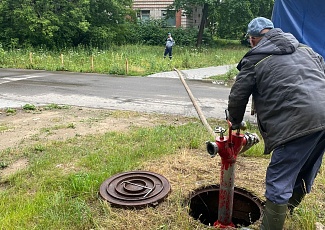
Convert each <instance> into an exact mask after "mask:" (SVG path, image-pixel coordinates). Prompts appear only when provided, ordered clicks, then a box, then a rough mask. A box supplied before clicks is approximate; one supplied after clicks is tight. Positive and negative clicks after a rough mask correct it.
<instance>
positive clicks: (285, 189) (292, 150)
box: [265, 131, 325, 204]
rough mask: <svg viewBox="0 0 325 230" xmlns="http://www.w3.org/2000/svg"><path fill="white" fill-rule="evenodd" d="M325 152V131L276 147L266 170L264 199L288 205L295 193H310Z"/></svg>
mask: <svg viewBox="0 0 325 230" xmlns="http://www.w3.org/2000/svg"><path fill="white" fill-rule="evenodd" d="M324 151H325V131H319V132H316V133H312V134H309V135H306V136H303V137H300V138H297V139H295V140H293V141H290V142H287V143H285V144H283V145H281V146H279V147H277V148H276V149H275V150H274V151H273V153H272V158H271V162H270V164H269V166H268V168H267V171H266V192H265V197H266V198H267V199H268V200H270V201H271V202H273V203H276V204H286V203H288V200H289V199H290V197H291V195H292V193H293V192H298V193H300V194H302V193H309V192H310V190H311V187H312V185H313V183H314V180H315V178H316V176H317V173H318V171H319V168H320V166H321V164H322V158H323V155H324Z"/></svg>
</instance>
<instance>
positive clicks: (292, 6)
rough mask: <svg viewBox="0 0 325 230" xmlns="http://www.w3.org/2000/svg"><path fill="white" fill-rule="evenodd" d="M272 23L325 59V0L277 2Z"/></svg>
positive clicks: (282, 0)
mask: <svg viewBox="0 0 325 230" xmlns="http://www.w3.org/2000/svg"><path fill="white" fill-rule="evenodd" d="M272 21H273V23H274V26H275V27H278V28H281V29H282V30H283V31H284V32H289V33H292V34H293V35H294V36H295V37H296V38H297V39H298V41H299V42H301V43H304V44H306V45H308V46H310V47H311V48H313V49H314V50H315V51H316V52H317V53H319V54H321V55H322V56H323V57H324V58H325V1H324V0H308V1H307V0H275V2H274V8H273V14H272Z"/></svg>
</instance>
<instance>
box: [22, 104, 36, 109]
mask: <svg viewBox="0 0 325 230" xmlns="http://www.w3.org/2000/svg"><path fill="white" fill-rule="evenodd" d="M23 110H36V106H35V105H32V104H25V105H24V106H23Z"/></svg>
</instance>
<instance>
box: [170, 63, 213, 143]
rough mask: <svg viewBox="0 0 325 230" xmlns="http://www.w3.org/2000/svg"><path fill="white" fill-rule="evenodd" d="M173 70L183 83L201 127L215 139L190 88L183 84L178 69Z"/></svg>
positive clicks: (182, 78)
mask: <svg viewBox="0 0 325 230" xmlns="http://www.w3.org/2000/svg"><path fill="white" fill-rule="evenodd" d="M174 70H175V71H176V72H177V74H178V76H179V78H180V79H181V81H182V83H183V85H184V87H185V89H186V91H187V93H188V95H189V97H190V99H191V101H192V103H193V105H194V107H195V110H196V112H197V114H198V115H199V117H200V120H201V122H202V123H203V125H204V126H205V127H206V128H207V130H208V131H209V133H210V134H211V135H212V136H213V137H215V132H214V131H213V130H212V128H211V126H210V125H209V123H208V122H207V120H206V118H205V116H204V114H203V112H202V110H201V108H200V106H199V105H198V103H197V102H196V100H195V98H194V96H193V94H192V92H191V90H190V88H189V87H188V85H187V84H186V82H185V80H184V77H183V75H182V73H181V72H180V71H179V70H178V69H176V68H174Z"/></svg>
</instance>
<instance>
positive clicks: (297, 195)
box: [288, 191, 306, 215]
mask: <svg viewBox="0 0 325 230" xmlns="http://www.w3.org/2000/svg"><path fill="white" fill-rule="evenodd" d="M305 196H306V193H301V192H295V191H294V192H293V193H292V196H291V198H290V199H289V202H288V209H289V211H290V214H291V215H292V214H293V210H294V209H295V208H296V207H298V205H299V204H300V203H301V201H302V200H303V199H304V197H305Z"/></svg>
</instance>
